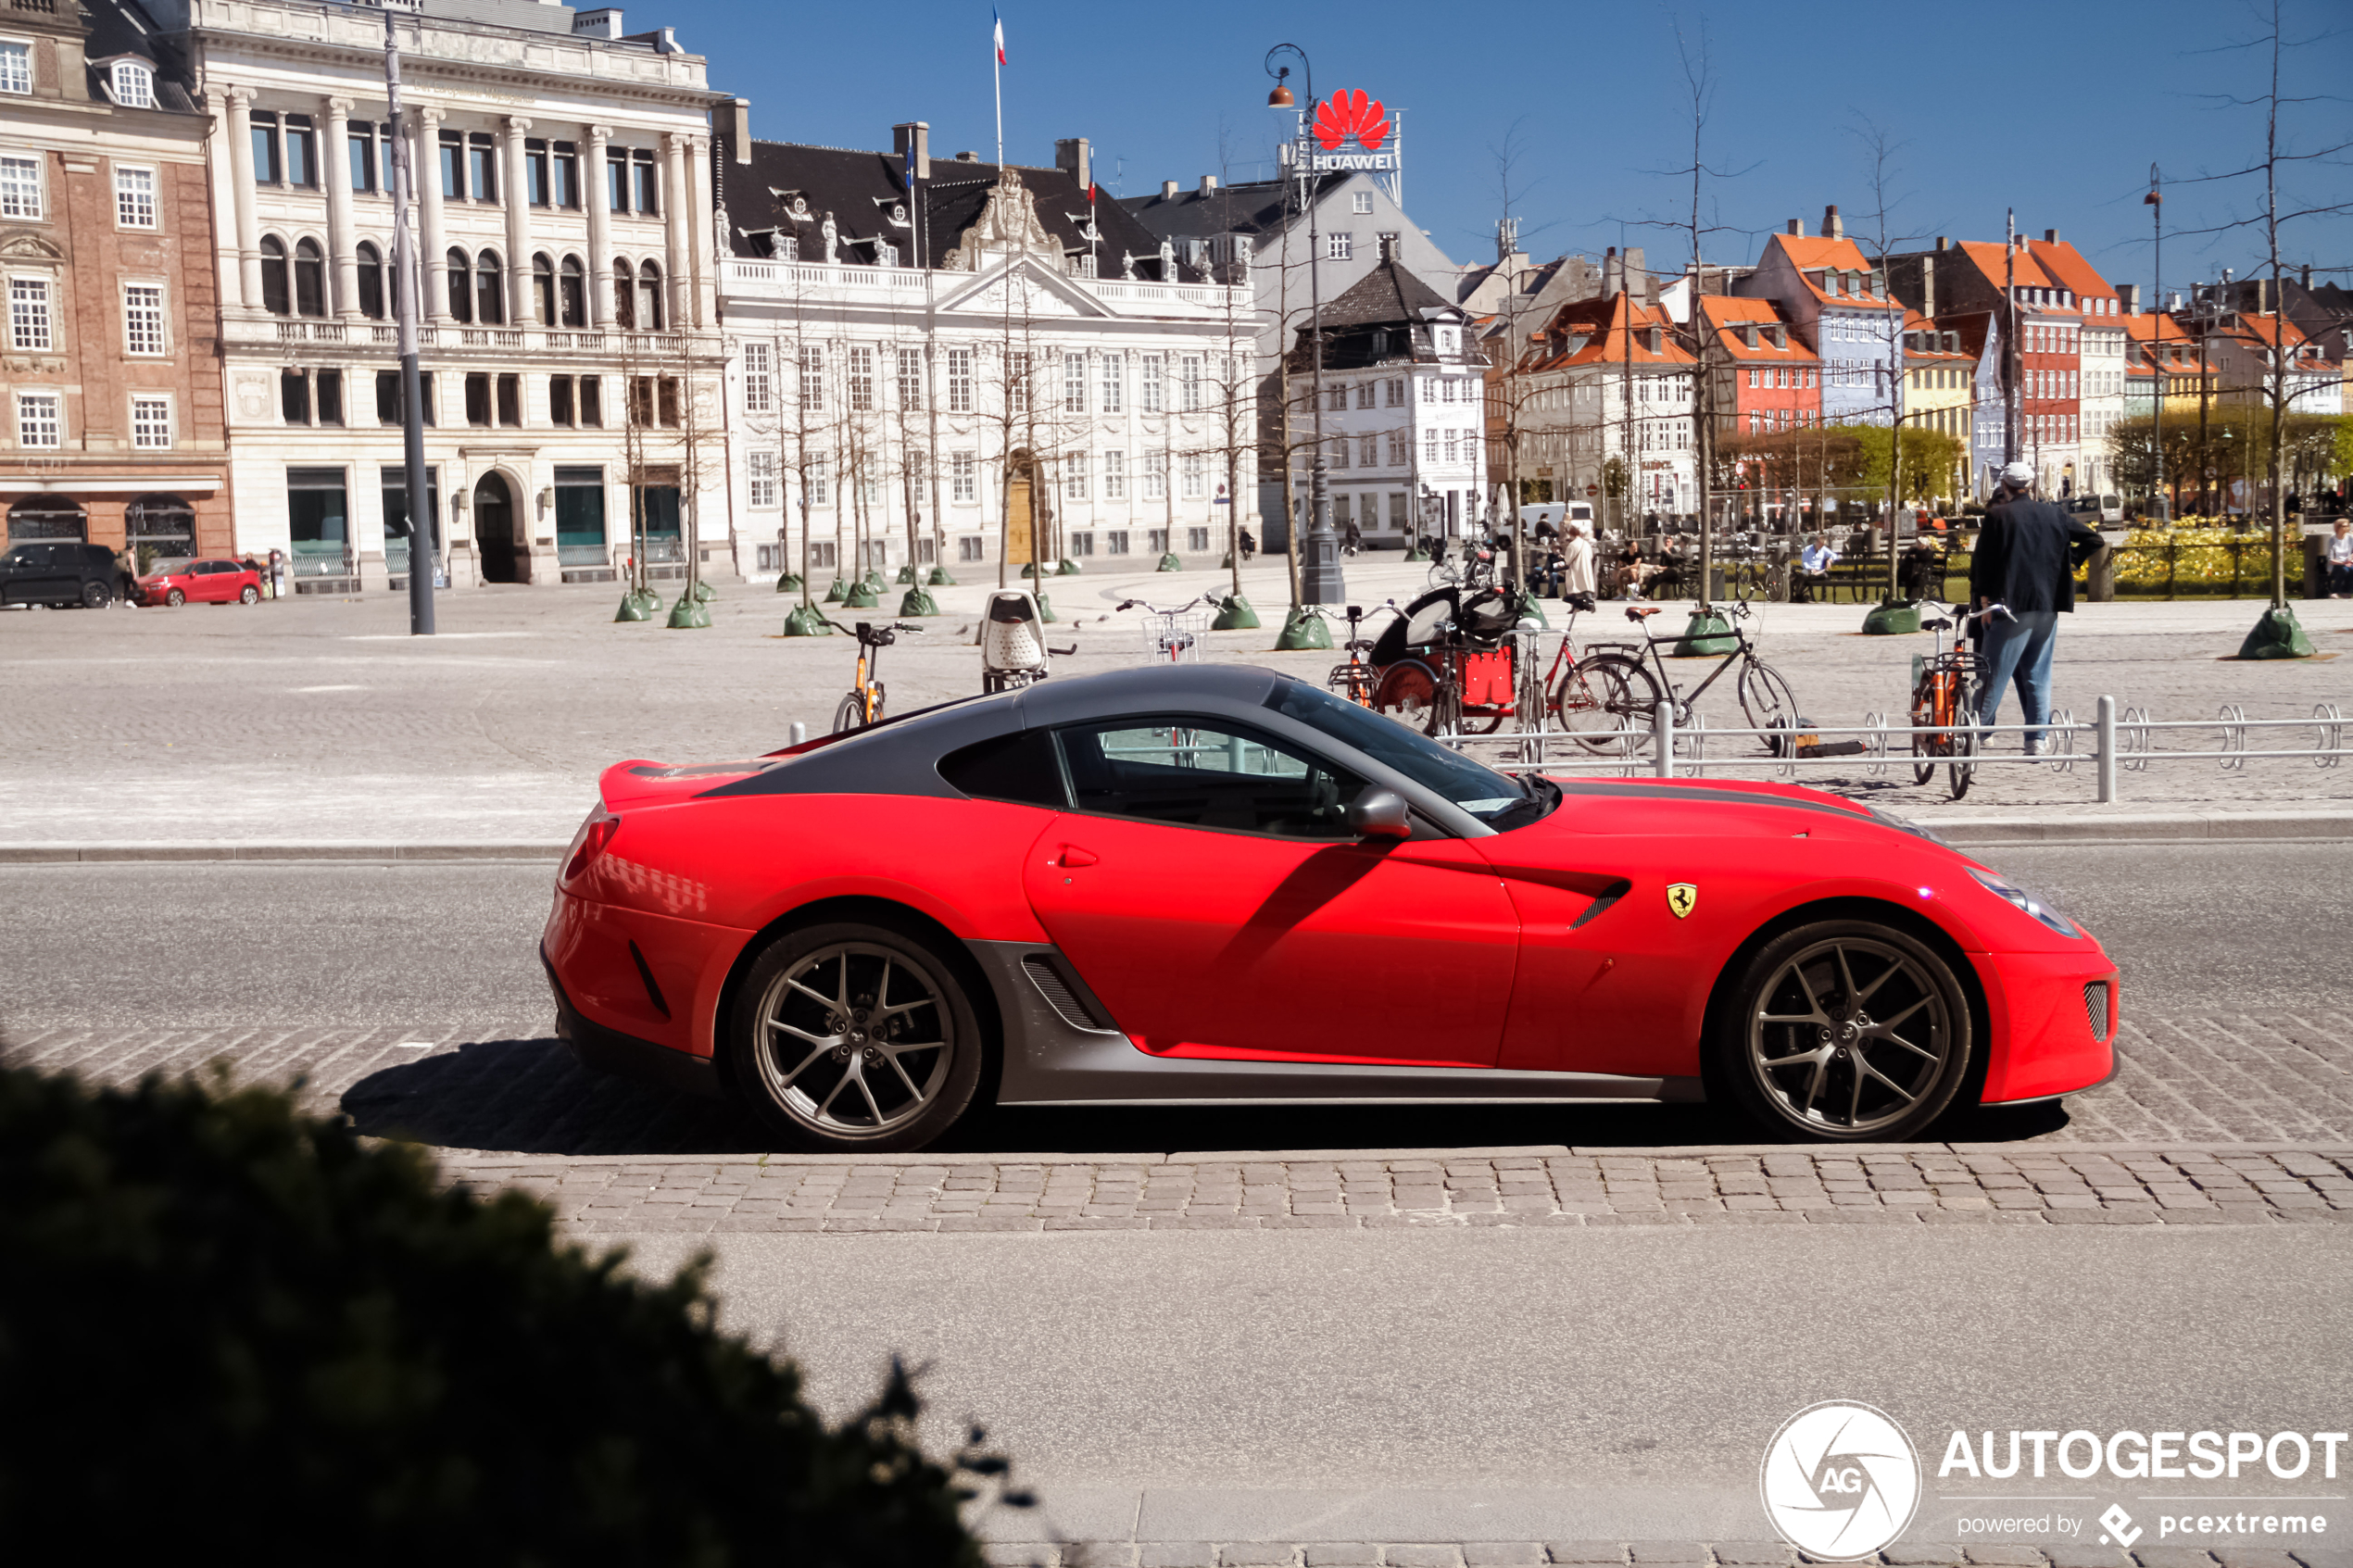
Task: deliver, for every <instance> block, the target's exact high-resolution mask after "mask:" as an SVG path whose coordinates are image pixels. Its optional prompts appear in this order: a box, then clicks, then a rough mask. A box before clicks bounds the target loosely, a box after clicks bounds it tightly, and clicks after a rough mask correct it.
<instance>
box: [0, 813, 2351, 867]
mask: <svg viewBox="0 0 2353 1568" xmlns="http://www.w3.org/2000/svg"><path fill="white" fill-rule="evenodd" d="M1919 825H1920V826H1922V827H1924V828H1926V829H1928V830H1929V831H1930V832H1931V833H1933V834H1936V835H1937V836H1938V837H1939V838H1942V839H1944V841H1945V842H1946V843H1948V844H1951V845H1952V846H1953V847H1956V848H1977V847H1994V846H2000V845H2037V844H2176V843H2200V842H2220V843H2233V844H2259V843H2335V842H2345V841H2353V811H2245V812H2223V811H2211V812H2190V811H2179V812H2175V811H2168V812H2147V813H2142V814H2138V815H2133V816H2116V817H2100V816H2092V815H2070V816H2057V817H1952V818H1944V819H1939V818H1935V817H1923V818H1920V819H1919ZM569 843H570V841H569V840H567V839H560V838H530V839H509V840H485V841H481V842H475V843H449V844H412V843H371V842H367V841H364V840H356V839H321V840H302V839H287V840H282V841H271V842H262V843H242V844H127V843H102V844H0V865H57V864H83V865H96V864H102V863H106V862H110V861H141V860H187V861H207V860H539V861H547V860H553V859H557V858H558V857H560V855H562V854H563V852H564V849H565V848H566V847H567V846H568V845H569Z"/></svg>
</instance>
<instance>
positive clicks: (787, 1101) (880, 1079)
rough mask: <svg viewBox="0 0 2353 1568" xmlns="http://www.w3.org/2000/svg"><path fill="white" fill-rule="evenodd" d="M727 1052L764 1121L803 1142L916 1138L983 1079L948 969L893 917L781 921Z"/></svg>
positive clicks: (976, 1043) (742, 999)
mask: <svg viewBox="0 0 2353 1568" xmlns="http://www.w3.org/2000/svg"><path fill="white" fill-rule="evenodd" d="M734 1013H735V1015H734V1018H733V1019H732V1021H731V1023H730V1035H729V1047H730V1048H729V1060H730V1064H731V1066H732V1069H733V1071H734V1074H735V1078H736V1086H737V1087H738V1088H739V1089H740V1090H741V1091H742V1093H743V1096H744V1098H745V1099H746V1101H747V1102H749V1104H750V1106H751V1107H752V1109H753V1110H754V1111H755V1112H757V1113H758V1115H759V1116H760V1118H761V1121H762V1122H764V1123H766V1124H767V1125H768V1127H769V1129H770V1131H772V1132H774V1134H775V1135H777V1136H778V1137H780V1138H782V1139H784V1140H785V1141H786V1143H788V1144H789V1145H791V1146H792V1147H794V1148H812V1149H836V1150H845V1151H860V1150H864V1151H873V1152H876V1153H881V1152H888V1151H891V1150H903V1149H915V1148H924V1147H925V1146H926V1145H927V1144H929V1143H931V1142H932V1141H933V1140H935V1139H937V1137H938V1136H939V1135H941V1134H943V1133H945V1132H946V1131H947V1130H948V1129H949V1128H950V1126H952V1125H953V1124H954V1123H955V1122H956V1120H957V1118H958V1117H960V1116H962V1115H963V1113H964V1110H965V1109H966V1108H967V1107H968V1106H970V1105H971V1103H972V1099H973V1095H974V1092H975V1089H976V1088H977V1087H978V1085H979V1083H980V1072H981V1054H982V1046H981V1033H980V1023H979V1021H978V1019H977V1017H976V1016H975V1013H974V1011H973V1007H972V1003H971V1001H970V999H969V998H968V997H966V995H965V991H964V986H963V983H962V982H961V981H960V980H959V979H958V977H957V974H956V972H955V971H954V969H953V968H951V967H950V964H949V963H948V962H947V961H946V960H944V959H943V958H942V957H941V956H940V955H939V954H938V953H937V952H935V951H934V950H933V949H932V947H930V945H929V944H928V943H925V942H924V941H922V940H920V939H919V938H916V937H914V936H912V935H908V934H906V933H904V932H901V931H899V930H895V929H893V928H891V927H889V926H884V925H870V924H865V923H862V922H859V923H849V922H842V923H828V924H824V925H813V926H808V927H805V928H803V929H801V930H799V931H794V932H788V933H786V935H783V936H780V937H778V938H777V939H776V940H775V941H774V943H772V944H771V945H770V946H769V947H768V949H767V950H766V951H765V952H763V953H761V955H760V957H759V959H758V960H755V961H754V963H753V965H752V968H751V972H750V973H749V974H748V975H747V976H745V979H744V984H743V985H742V987H741V989H740V990H738V992H737V993H736V1005H735V1010H734Z"/></svg>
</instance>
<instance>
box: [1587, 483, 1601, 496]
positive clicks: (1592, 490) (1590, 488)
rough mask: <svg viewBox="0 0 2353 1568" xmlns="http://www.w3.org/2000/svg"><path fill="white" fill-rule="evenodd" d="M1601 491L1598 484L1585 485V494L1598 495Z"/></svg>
mask: <svg viewBox="0 0 2353 1568" xmlns="http://www.w3.org/2000/svg"><path fill="white" fill-rule="evenodd" d="M1601 493H1602V487H1601V486H1600V485H1598V484H1589V485H1587V486H1585V494H1586V495H1600V494H1601Z"/></svg>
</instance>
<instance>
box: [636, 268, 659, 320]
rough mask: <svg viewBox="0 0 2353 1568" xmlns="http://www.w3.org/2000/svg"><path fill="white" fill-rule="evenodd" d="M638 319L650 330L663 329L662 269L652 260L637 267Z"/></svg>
mask: <svg viewBox="0 0 2353 1568" xmlns="http://www.w3.org/2000/svg"><path fill="white" fill-rule="evenodd" d="M637 321H638V324H639V325H640V326H642V327H644V328H645V330H646V331H648V332H660V331H661V268H659V267H657V266H655V265H654V264H653V263H652V262H650V261H648V262H647V263H646V264H645V265H644V266H643V267H640V268H639V269H637Z"/></svg>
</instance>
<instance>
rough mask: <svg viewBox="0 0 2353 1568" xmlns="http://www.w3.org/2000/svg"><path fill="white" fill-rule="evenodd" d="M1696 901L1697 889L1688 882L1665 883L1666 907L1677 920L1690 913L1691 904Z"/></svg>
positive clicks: (1697, 898) (1697, 899) (1697, 900)
mask: <svg viewBox="0 0 2353 1568" xmlns="http://www.w3.org/2000/svg"><path fill="white" fill-rule="evenodd" d="M1698 902H1699V889H1698V888H1696V887H1694V886H1692V884H1690V883H1688V882H1670V883H1668V884H1667V909H1669V910H1670V911H1672V912H1673V914H1674V916H1675V918H1676V919H1677V920H1681V919H1682V918H1683V917H1684V916H1685V915H1688V914H1690V913H1691V912H1692V906H1693V905H1695V904H1697V903H1698Z"/></svg>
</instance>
